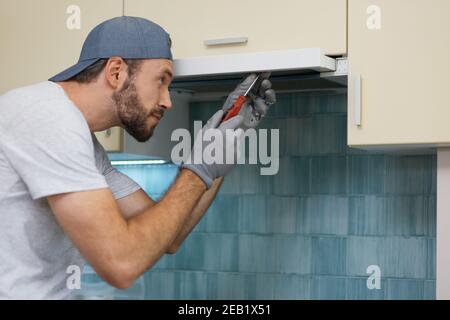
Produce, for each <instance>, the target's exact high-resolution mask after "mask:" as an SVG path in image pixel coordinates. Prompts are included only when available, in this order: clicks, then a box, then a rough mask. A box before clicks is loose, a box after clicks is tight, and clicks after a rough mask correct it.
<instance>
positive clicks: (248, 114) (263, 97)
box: [222, 72, 276, 130]
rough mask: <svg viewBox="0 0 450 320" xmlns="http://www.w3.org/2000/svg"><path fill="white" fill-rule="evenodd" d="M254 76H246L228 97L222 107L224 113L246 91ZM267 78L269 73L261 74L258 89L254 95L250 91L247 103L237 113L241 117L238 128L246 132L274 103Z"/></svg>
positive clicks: (256, 123)
mask: <svg viewBox="0 0 450 320" xmlns="http://www.w3.org/2000/svg"><path fill="white" fill-rule="evenodd" d="M256 76H257V74H255V73H252V74H250V75H249V76H247V77H246V78H245V79H244V80H243V81H242V82H241V83H240V84H238V85H237V87H236V89H234V91H232V92H231V93H230V94H229V95H228V97H227V99H226V100H225V103H224V104H223V107H222V110H223V111H224V112H226V111H228V109H230V108H231V107H232V106H233V104H234V102H235V101H236V100H237V98H238V97H239V96H241V95H243V94H244V93H245V91H247V89H248V88H249V86H250V85H251V84H252V82H253V80H255V78H256ZM269 77H270V72H263V73H261V78H262V81H261V85H260V87H259V89H258V90H257V91H256V93H254V91H253V90H251V91H250V93H249V95H248V96H247V101H246V102H245V103H244V104H243V105H242V107H241V111H240V112H239V114H240V115H242V117H243V121H242V125H241V126H240V128H242V129H244V130H246V129H248V128H255V127H256V126H258V125H259V123H260V122H261V119H262V118H263V117H264V116H265V115H266V113H267V109H269V106H270V105H271V104H274V103H275V102H276V94H275V91H274V90H273V89H272V83H271V82H270V80H269V79H268V78H269Z"/></svg>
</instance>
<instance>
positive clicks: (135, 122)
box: [112, 79, 164, 142]
mask: <svg viewBox="0 0 450 320" xmlns="http://www.w3.org/2000/svg"><path fill="white" fill-rule="evenodd" d="M112 98H113V100H114V102H115V104H116V107H117V112H118V116H119V119H120V122H121V123H122V126H123V128H124V129H125V130H126V131H127V132H128V133H129V134H130V135H131V136H132V137H133V138H135V139H136V140H137V141H139V142H145V141H148V140H149V139H150V138H151V137H152V135H153V131H154V130H155V127H156V126H151V127H150V126H148V124H147V119H148V118H149V117H150V116H152V115H156V116H158V117H160V118H162V116H163V114H164V110H163V109H162V108H154V109H152V110H151V111H150V112H148V111H146V109H145V107H144V105H143V103H142V102H141V100H140V99H139V96H138V93H137V90H136V86H135V84H134V82H133V81H132V80H130V79H127V80H126V81H125V82H124V84H123V87H122V88H121V89H120V90H119V91H118V92H114V93H113V96H112Z"/></svg>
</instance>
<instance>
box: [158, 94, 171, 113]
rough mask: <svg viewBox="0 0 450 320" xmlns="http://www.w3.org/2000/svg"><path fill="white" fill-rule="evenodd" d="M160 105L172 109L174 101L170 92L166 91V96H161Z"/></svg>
mask: <svg viewBox="0 0 450 320" xmlns="http://www.w3.org/2000/svg"><path fill="white" fill-rule="evenodd" d="M160 105H161V106H163V107H164V108H166V109H170V108H172V100H171V99H170V92H169V90H165V92H164V94H162V95H161V101H160Z"/></svg>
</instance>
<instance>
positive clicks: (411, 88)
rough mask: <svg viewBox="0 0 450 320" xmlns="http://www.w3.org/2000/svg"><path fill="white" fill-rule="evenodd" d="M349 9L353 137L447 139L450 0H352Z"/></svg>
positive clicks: (384, 141)
mask: <svg viewBox="0 0 450 320" xmlns="http://www.w3.org/2000/svg"><path fill="white" fill-rule="evenodd" d="M348 9H349V11H348V23H349V25H348V41H349V45H348V50H349V51H348V61H349V78H348V79H349V90H348V106H349V110H348V115H349V117H348V144H349V145H350V146H360V147H374V146H395V145H410V146H421V145H427V146H431V145H439V144H448V143H450V125H449V122H450V87H449V86H450V40H449V39H450V1H448V0H433V1H427V0H349V1H348ZM358 75H360V79H361V81H360V82H359V81H357V79H358ZM358 83H359V84H360V86H359V84H358ZM359 87H360V88H359ZM359 89H360V90H359ZM358 106H360V108H358ZM358 110H359V111H358ZM359 112H360V113H359ZM359 114H360V117H358V115H359ZM358 118H359V119H360V125H356V124H355V123H356V122H358V121H357V120H358Z"/></svg>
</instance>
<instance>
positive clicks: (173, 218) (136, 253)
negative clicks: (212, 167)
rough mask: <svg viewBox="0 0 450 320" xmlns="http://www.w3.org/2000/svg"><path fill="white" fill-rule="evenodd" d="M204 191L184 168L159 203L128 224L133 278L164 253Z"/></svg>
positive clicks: (202, 184) (193, 176)
mask: <svg viewBox="0 0 450 320" xmlns="http://www.w3.org/2000/svg"><path fill="white" fill-rule="evenodd" d="M205 190H206V186H205V184H204V183H203V181H202V180H201V179H200V178H199V177H198V176H197V175H195V174H194V173H193V172H191V171H189V170H187V169H183V170H181V171H180V174H179V175H178V177H177V179H176V181H175V183H174V184H173V185H172V187H171V188H170V189H169V190H168V192H167V193H166V194H165V196H164V197H163V198H162V199H161V200H160V201H158V203H156V204H155V205H154V206H153V207H151V208H149V209H147V210H145V211H144V212H143V213H141V214H139V215H137V216H135V217H133V218H131V219H129V220H128V221H127V228H128V231H129V232H128V234H130V235H133V239H132V241H133V242H134V244H135V245H132V246H128V247H129V248H130V249H131V248H133V249H134V250H133V251H132V252H128V253H127V258H128V259H130V263H132V266H131V269H132V270H134V272H135V273H136V276H138V275H140V274H141V273H143V272H144V271H145V270H147V269H148V268H150V267H151V266H152V265H153V264H154V263H155V262H156V261H157V260H158V259H159V258H160V257H161V256H162V255H163V254H164V253H165V252H166V251H167V249H168V248H169V246H170V245H171V244H172V243H173V242H174V240H175V238H176V237H177V235H178V234H179V233H180V231H181V228H182V226H183V225H184V224H185V223H186V220H187V218H188V217H189V216H190V214H191V213H192V211H193V209H194V208H195V207H196V205H197V203H198V202H199V200H200V198H201V197H202V195H203V194H204V193H205ZM136 244H140V245H136Z"/></svg>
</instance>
